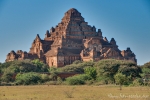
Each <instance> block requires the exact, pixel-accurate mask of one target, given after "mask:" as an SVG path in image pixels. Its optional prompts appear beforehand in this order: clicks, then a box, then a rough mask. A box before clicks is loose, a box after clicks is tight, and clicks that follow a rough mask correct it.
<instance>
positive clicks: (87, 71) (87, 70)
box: [84, 67, 97, 80]
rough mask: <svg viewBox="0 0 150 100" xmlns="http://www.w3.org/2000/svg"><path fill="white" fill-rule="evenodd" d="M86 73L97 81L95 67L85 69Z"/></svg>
mask: <svg viewBox="0 0 150 100" xmlns="http://www.w3.org/2000/svg"><path fill="white" fill-rule="evenodd" d="M84 73H85V74H87V75H89V76H91V77H92V78H93V79H94V80H95V79H96V75H97V73H96V68H94V67H87V68H85V69H84Z"/></svg>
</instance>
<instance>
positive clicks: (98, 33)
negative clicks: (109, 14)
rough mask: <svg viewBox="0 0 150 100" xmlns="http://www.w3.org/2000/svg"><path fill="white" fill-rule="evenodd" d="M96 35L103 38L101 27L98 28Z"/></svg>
mask: <svg viewBox="0 0 150 100" xmlns="http://www.w3.org/2000/svg"><path fill="white" fill-rule="evenodd" d="M97 35H98V36H100V37H101V38H103V37H102V31H101V29H98V32H97Z"/></svg>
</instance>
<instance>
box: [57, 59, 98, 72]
mask: <svg viewBox="0 0 150 100" xmlns="http://www.w3.org/2000/svg"><path fill="white" fill-rule="evenodd" d="M94 64H95V63H94V62H93V61H89V62H82V63H76V62H75V63H73V64H71V65H66V66H65V67H62V68H60V71H61V72H79V73H84V68H86V67H93V66H94Z"/></svg>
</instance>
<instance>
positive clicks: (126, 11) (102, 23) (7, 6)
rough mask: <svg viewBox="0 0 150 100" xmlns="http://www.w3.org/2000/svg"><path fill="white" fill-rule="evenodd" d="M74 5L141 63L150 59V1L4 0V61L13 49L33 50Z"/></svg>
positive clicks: (0, 48) (0, 15)
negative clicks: (128, 49)
mask: <svg viewBox="0 0 150 100" xmlns="http://www.w3.org/2000/svg"><path fill="white" fill-rule="evenodd" d="M70 8H76V9H77V10H78V11H79V12H81V14H82V16H83V17H84V18H85V21H86V22H88V24H89V25H94V26H95V27H96V28H97V29H98V28H100V29H101V30H102V32H103V36H106V37H107V39H108V40H110V39H111V38H112V37H113V38H115V40H116V41H117V44H118V46H119V49H120V50H124V49H126V48H127V47H130V48H131V50H132V51H133V52H134V53H135V54H136V57H137V61H138V64H139V65H142V64H144V63H146V62H149V61H150V41H149V39H150V0H0V62H4V61H5V59H6V55H7V53H8V52H10V51H11V50H15V51H16V50H20V49H21V50H23V51H29V49H30V47H31V43H32V42H33V39H34V38H35V36H36V34H39V35H40V37H41V38H44V36H45V32H46V30H49V29H50V28H51V27H52V26H56V25H57V24H58V23H59V22H60V21H61V19H62V17H63V16H64V13H65V12H66V11H67V10H69V9H70Z"/></svg>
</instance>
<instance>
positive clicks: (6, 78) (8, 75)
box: [1, 71, 14, 83]
mask: <svg viewBox="0 0 150 100" xmlns="http://www.w3.org/2000/svg"><path fill="white" fill-rule="evenodd" d="M1 81H2V82H7V83H8V82H12V81H14V79H13V73H12V72H9V71H5V73H3V75H2V77H1Z"/></svg>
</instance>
